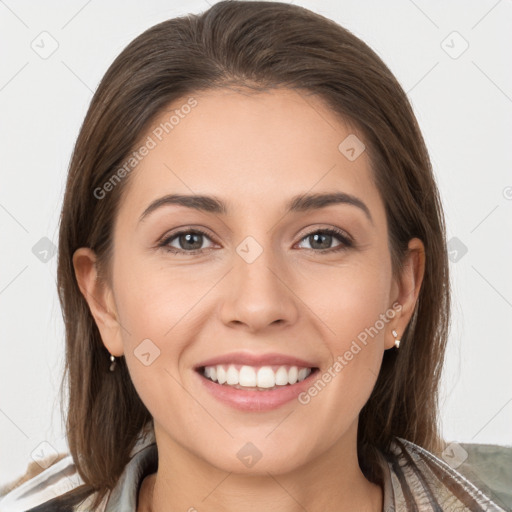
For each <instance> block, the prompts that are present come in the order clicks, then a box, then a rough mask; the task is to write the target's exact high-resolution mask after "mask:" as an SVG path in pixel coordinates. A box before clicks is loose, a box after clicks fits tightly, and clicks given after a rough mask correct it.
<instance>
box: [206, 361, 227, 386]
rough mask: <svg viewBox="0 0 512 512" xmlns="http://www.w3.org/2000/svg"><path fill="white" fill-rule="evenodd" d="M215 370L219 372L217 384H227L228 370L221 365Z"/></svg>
mask: <svg viewBox="0 0 512 512" xmlns="http://www.w3.org/2000/svg"><path fill="white" fill-rule="evenodd" d="M215 369H216V370H217V382H218V383H219V384H224V382H226V370H224V368H223V367H222V366H220V365H219V366H217V367H216V368H215ZM210 378H211V377H210Z"/></svg>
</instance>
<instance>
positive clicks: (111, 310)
mask: <svg viewBox="0 0 512 512" xmlns="http://www.w3.org/2000/svg"><path fill="white" fill-rule="evenodd" d="M73 267H74V269H75V276H76V279H77V282H78V286H79V288H80V291H81V292H82V295H83V296H84V298H85V300H86V301H87V304H88V305H89V309H90V311H91V314H92V316H93V318H94V320H95V322H96V325H97V326H98V329H99V331H100V335H101V339H102V341H103V344H104V345H105V347H106V348H107V350H108V351H109V352H110V353H111V354H112V355H114V356H118V357H119V356H121V355H123V343H122V337H121V328H120V324H119V322H118V320H117V311H116V306H115V302H114V296H113V293H112V290H111V289H110V287H109V286H108V284H107V283H105V282H103V281H102V280H101V279H100V278H99V276H98V270H97V266H96V254H95V253H94V251H93V250H92V249H89V248H88V247H80V249H77V250H76V251H75V253H74V254H73Z"/></svg>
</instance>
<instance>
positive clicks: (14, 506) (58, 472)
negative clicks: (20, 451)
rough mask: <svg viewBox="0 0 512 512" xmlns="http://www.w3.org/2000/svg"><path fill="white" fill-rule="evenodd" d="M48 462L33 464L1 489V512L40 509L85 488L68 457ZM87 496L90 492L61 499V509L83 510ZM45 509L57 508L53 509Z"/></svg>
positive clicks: (60, 455) (63, 456)
mask: <svg viewBox="0 0 512 512" xmlns="http://www.w3.org/2000/svg"><path fill="white" fill-rule="evenodd" d="M51 462H52V463H51V464H50V462H49V461H46V460H42V461H38V462H32V463H30V464H29V466H28V467H27V470H26V471H25V473H24V474H23V475H21V476H20V477H18V478H17V479H16V480H14V481H13V482H11V483H9V484H7V485H5V486H4V487H3V488H2V489H1V490H0V512H22V511H24V512H26V511H30V510H32V509H34V510H39V509H40V506H43V504H46V503H47V502H49V501H50V500H52V499H54V498H57V497H62V496H65V495H68V493H70V491H77V490H79V489H80V488H81V487H82V486H83V485H84V482H83V480H82V479H81V477H80V475H79V474H78V472H77V470H76V467H75V464H74V462H73V458H72V457H71V455H69V454H59V456H58V457H57V459H55V460H53V461H51ZM87 494H91V493H90V491H89V492H87V493H83V492H80V493H78V494H75V497H74V499H68V500H63V501H62V507H60V510H62V511H64V510H69V511H77V512H78V511H81V510H85V509H83V506H86V503H87V502H88V501H89V500H85V498H86V495H87ZM77 498H79V501H81V502H83V503H82V504H81V505H80V506H79V505H78V504H76V502H77V501H78V500H77ZM84 500H85V501H84ZM66 503H67V505H66ZM41 510H44V509H43V508H41ZM47 510H59V508H58V507H55V506H54V508H47Z"/></svg>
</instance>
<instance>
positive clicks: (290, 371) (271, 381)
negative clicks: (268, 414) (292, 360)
mask: <svg viewBox="0 0 512 512" xmlns="http://www.w3.org/2000/svg"><path fill="white" fill-rule="evenodd" d="M239 368H240V369H239V370H237V367H236V366H235V365H233V364H230V365H228V366H227V370H226V366H225V365H221V364H218V365H217V366H206V367H205V368H204V372H203V375H204V376H205V377H206V378H208V379H209V380H212V381H213V382H218V383H219V384H226V385H228V386H238V387H247V388H254V387H258V388H262V389H270V388H274V387H275V386H286V385H287V384H290V385H292V384H296V383H297V382H301V381H303V380H304V379H305V378H307V377H308V375H309V374H310V373H311V371H312V369H311V368H298V367H297V366H280V367H279V368H277V369H276V370H274V369H273V368H272V367H271V366H261V367H259V368H255V367H253V366H247V365H244V366H241V367H239ZM274 368H276V367H274Z"/></svg>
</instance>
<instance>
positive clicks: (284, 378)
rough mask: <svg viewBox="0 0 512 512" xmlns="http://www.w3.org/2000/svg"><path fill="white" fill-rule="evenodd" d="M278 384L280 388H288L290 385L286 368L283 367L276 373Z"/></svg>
mask: <svg viewBox="0 0 512 512" xmlns="http://www.w3.org/2000/svg"><path fill="white" fill-rule="evenodd" d="M276 384H277V385H278V386H286V384H288V372H287V371H286V368H285V367H284V366H281V367H280V368H279V370H277V372H276Z"/></svg>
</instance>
